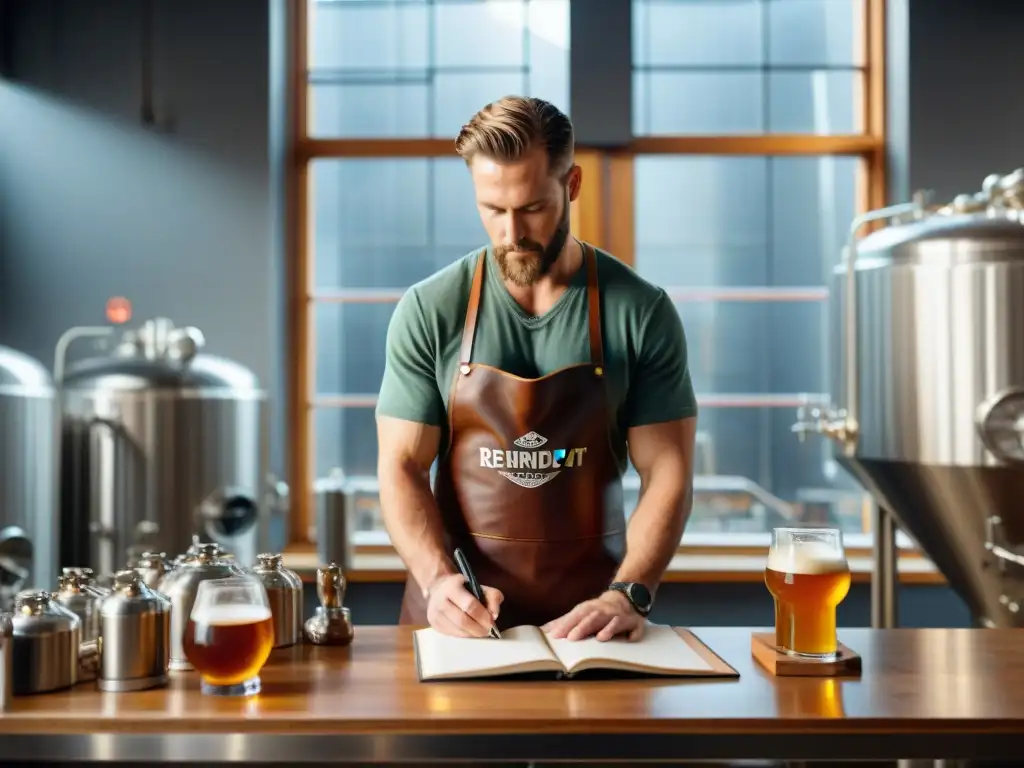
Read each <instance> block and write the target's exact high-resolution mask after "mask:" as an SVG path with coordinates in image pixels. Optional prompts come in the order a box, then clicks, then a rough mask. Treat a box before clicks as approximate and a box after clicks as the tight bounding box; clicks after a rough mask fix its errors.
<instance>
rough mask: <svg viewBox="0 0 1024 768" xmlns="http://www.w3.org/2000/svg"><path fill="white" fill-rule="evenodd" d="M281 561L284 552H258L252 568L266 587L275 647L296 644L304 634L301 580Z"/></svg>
mask: <svg viewBox="0 0 1024 768" xmlns="http://www.w3.org/2000/svg"><path fill="white" fill-rule="evenodd" d="M281 562H282V558H281V555H272V554H262V555H257V556H256V565H255V566H253V568H252V572H253V573H254V574H255V575H256V578H257V579H259V580H260V581H261V582H263V587H264V588H265V589H266V590H267V600H268V601H269V603H270V612H271V614H272V615H273V619H274V647H275V648H285V647H287V646H289V645H295V644H296V643H297V642H299V640H300V639H301V637H302V580H301V579H300V578H299V577H298V575H297V574H295V572H293V571H289V570H288V569H287V568H285V567H284V566H283V565H282V564H281Z"/></svg>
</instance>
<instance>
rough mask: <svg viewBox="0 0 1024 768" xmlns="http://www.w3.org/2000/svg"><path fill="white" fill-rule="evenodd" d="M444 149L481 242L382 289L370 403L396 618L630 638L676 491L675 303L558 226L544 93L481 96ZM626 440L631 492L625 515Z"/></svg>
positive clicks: (556, 143)
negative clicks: (472, 204) (384, 319)
mask: <svg viewBox="0 0 1024 768" xmlns="http://www.w3.org/2000/svg"><path fill="white" fill-rule="evenodd" d="M456 149H457V151H458V153H459V154H460V155H461V156H462V157H463V158H464V160H465V162H466V165H467V168H468V171H469V173H470V175H471V177H472V181H473V187H474V190H475V195H476V205H477V208H478V210H479V212H480V219H481V221H482V222H483V226H484V230H485V231H486V233H487V235H488V237H489V239H490V243H489V244H488V245H487V246H486V247H483V248H481V249H479V250H476V251H473V252H472V253H469V254H467V255H465V256H463V257H462V258H460V259H458V260H457V261H455V262H454V263H453V264H451V265H449V266H448V267H445V268H444V269H441V270H440V271H439V272H437V273H435V274H434V275H432V276H431V277H429V278H427V279H425V280H423V281H422V282H420V283H417V284H416V285H414V286H413V287H412V288H410V289H409V291H408V292H407V293H406V294H405V295H404V297H403V298H402V299H401V301H400V302H399V303H398V305H397V307H396V309H395V313H394V315H393V317H392V319H391V323H390V326H389V329H388V335H387V342H386V364H385V372H384V377H383V382H382V384H381V389H380V395H379V399H378V405H377V410H376V417H377V429H378V443H379V458H378V478H379V482H380V489H381V490H380V501H381V509H382V515H383V518H384V523H385V527H386V528H387V531H388V533H389V535H390V537H391V541H392V543H393V544H394V547H395V549H396V551H397V552H398V555H399V556H400V557H401V558H402V560H403V562H404V563H405V565H406V568H407V569H408V573H409V577H408V582H407V584H406V590H405V596H404V599H403V604H402V610H401V615H400V618H399V621H400V623H404V624H417V625H430V626H432V627H434V628H435V629H436V630H438V631H440V632H442V633H445V634H448V635H457V636H462V637H484V636H486V635H488V633H492V629H497V630H501V629H506V628H509V627H512V626H517V625H522V624H531V625H534V626H539V627H542V628H543V629H544V630H545V631H546V632H548V633H550V634H551V636H553V637H557V638H569V639H573V640H575V639H582V638H585V637H592V636H596V637H597V638H598V639H600V640H608V639H610V638H612V637H616V636H620V635H625V636H627V637H629V638H630V639H632V640H636V639H639V638H640V637H641V636H642V634H643V631H644V626H645V623H646V618H647V616H648V614H649V613H650V611H651V608H652V606H653V604H654V596H655V593H656V591H657V587H658V584H659V583H660V581H661V579H662V576H663V574H664V571H665V569H666V568H667V567H668V564H669V562H670V561H671V559H672V557H673V555H674V554H675V552H676V550H677V548H678V546H679V540H680V537H681V535H682V533H683V529H684V527H685V524H686V520H687V518H688V516H689V513H690V507H691V498H692V496H691V489H692V479H693V451H694V436H695V434H696V421H697V405H696V401H695V398H694V393H693V386H692V384H691V381H690V374H689V369H688V366H687V351H686V338H685V334H684V331H683V327H682V323H681V321H680V318H679V314H678V313H677V312H676V309H675V307H674V306H673V304H672V301H671V300H670V299H669V297H668V296H667V295H666V293H665V291H664V290H663V289H661V288H659V287H658V286H655V285H652V284H651V283H649V282H647V281H646V280H644V279H643V278H641V277H640V276H639V275H638V274H636V272H634V271H633V270H632V269H631V268H630V267H629V266H627V265H626V264H624V263H622V262H621V261H619V260H618V259H616V258H615V257H613V256H612V255H611V254H608V253H605V252H604V251H602V250H600V249H598V248H595V247H593V246H592V245H589V244H587V243H583V242H580V241H579V240H577V239H576V238H575V237H573V235H572V233H571V231H570V226H569V213H570V203H571V202H572V201H573V200H576V199H577V197H578V196H579V193H580V187H581V185H582V183H583V182H584V179H583V175H582V172H581V169H580V167H579V166H578V165H577V164H576V163H575V159H574V134H573V126H572V123H571V122H570V120H569V118H568V117H567V116H566V115H564V114H563V113H562V112H560V111H559V110H558V109H557V108H556V107H555V106H553V105H552V104H550V103H548V102H545V101H543V100H541V99H536V98H523V97H507V98H504V99H502V100H500V101H497V102H495V103H493V104H490V105H488V106H486V107H484V108H483V109H482V110H481V111H480V112H478V113H477V114H476V115H475V116H474V117H473V118H472V119H471V120H470V121H469V123H467V124H466V125H465V126H464V127H463V129H462V131H461V133H460V134H459V137H458V139H457V141H456ZM440 204H441V205H444V204H446V202H445V201H440ZM630 460H631V461H632V464H633V466H634V467H635V468H636V470H637V472H638V474H639V476H640V480H641V494H640V502H639V504H638V506H637V508H636V509H635V510H634V511H633V513H632V514H631V515H630V517H629V520H628V526H627V521H626V516H625V514H624V510H623V493H622V476H623V473H624V472H625V470H626V468H627V466H628V462H629V461H630ZM435 461H436V462H437V471H436V473H435V475H436V476H435V478H434V484H433V487H431V483H430V471H431V467H432V466H433V465H434V463H435ZM456 548H458V549H461V550H462V552H463V554H464V555H465V556H466V559H467V560H468V562H469V563H470V564H471V566H472V570H473V571H474V573H475V575H476V578H477V580H478V581H479V584H480V585H481V586H482V592H483V598H484V599H483V601H482V602H481V601H480V600H478V599H476V598H475V597H474V596H473V594H472V592H471V591H470V590H469V589H467V584H466V580H465V579H464V578H463V575H462V573H461V572H460V571H459V569H458V568H457V567H456V563H455V561H454V560H453V551H454V550H455V549H456ZM492 634H493V633H492Z"/></svg>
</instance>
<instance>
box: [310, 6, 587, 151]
mask: <svg viewBox="0 0 1024 768" xmlns="http://www.w3.org/2000/svg"><path fill="white" fill-rule="evenodd" d="M312 5H313V11H312V13H311V15H310V38H311V43H310V45H311V52H310V75H309V81H310V86H311V87H310V91H309V100H310V105H309V110H310V116H311V119H310V135H312V136H317V137H332V138H424V137H434V136H436V137H444V138H454V136H455V135H456V134H457V133H458V131H459V129H460V128H461V127H462V125H463V124H464V123H465V122H466V121H467V120H468V119H469V118H470V117H471V116H472V115H473V114H474V113H475V112H476V111H477V110H478V109H480V108H481V107H482V106H484V105H485V104H487V103H488V102H490V101H494V100H495V99H499V98H501V97H502V96H507V95H509V94H525V95H531V96H540V97H541V98H544V99H548V100H549V101H551V102H553V103H554V104H556V105H558V107H559V108H560V109H562V110H564V111H566V112H567V111H568V109H569V0H490V1H489V2H487V3H474V2H466V0H432V2H426V0H405V1H403V2H370V1H367V2H357V1H356V0H347V1H344V0H342V1H339V2H331V3H313V4H312Z"/></svg>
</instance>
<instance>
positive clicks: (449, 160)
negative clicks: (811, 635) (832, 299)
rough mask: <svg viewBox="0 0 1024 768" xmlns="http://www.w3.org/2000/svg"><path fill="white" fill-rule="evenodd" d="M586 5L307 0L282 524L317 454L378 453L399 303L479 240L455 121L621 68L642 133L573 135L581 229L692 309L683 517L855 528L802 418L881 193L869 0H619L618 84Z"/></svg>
mask: <svg viewBox="0 0 1024 768" xmlns="http://www.w3.org/2000/svg"><path fill="white" fill-rule="evenodd" d="M585 3H586V0H583V1H582V2H580V0H296V4H297V5H298V6H300V7H302V8H303V10H302V12H301V13H300V14H299V19H298V20H299V23H298V24H297V27H298V29H297V33H298V35H299V40H298V45H297V52H298V56H297V60H296V67H297V68H298V70H299V72H300V73H303V74H305V76H306V81H307V83H308V87H306V88H305V89H302V90H301V92H300V93H299V95H298V98H297V104H296V110H295V112H296V132H297V136H298V138H297V151H296V153H295V154H296V158H297V163H298V169H297V170H298V173H297V179H298V187H297V189H296V194H295V198H296V199H295V205H296V215H297V220H298V221H300V222H302V223H303V224H304V225H305V226H301V227H298V228H297V229H296V235H295V240H296V242H295V249H296V258H295V265H294V267H295V269H294V285H295V302H294V314H293V329H294V333H293V341H294V347H293V348H294V350H295V355H296V361H297V362H296V365H295V366H294V368H295V371H296V374H295V381H294V382H293V383H294V387H293V412H294V415H295V418H294V420H293V425H292V429H293V435H294V438H295V439H294V441H293V445H294V446H295V448H294V455H293V467H292V475H293V477H292V484H293V489H297V488H304V489H306V490H305V491H304V492H298V491H295V490H293V495H292V499H293V519H292V524H291V535H292V540H293V542H297V543H301V542H303V541H307V540H308V538H309V530H310V526H311V525H312V524H313V522H314V519H313V508H312V494H311V489H312V486H313V482H314V480H315V479H316V478H319V477H323V476H325V475H327V474H328V473H330V472H331V471H332V470H335V469H340V470H341V471H343V472H344V473H345V474H346V475H349V476H367V477H369V478H371V479H372V476H373V475H374V473H375V469H376V447H377V446H376V430H375V425H374V418H373V406H374V404H375V401H376V392H377V388H378V386H379V383H380V378H381V374H382V372H383V365H384V337H385V333H386V330H387V325H388V322H389V320H390V317H391V312H392V310H393V308H394V305H395V302H396V301H397V300H398V298H399V297H400V296H401V295H402V293H403V292H404V291H405V290H406V288H408V286H409V285H411V284H412V283H414V282H416V281H417V280H420V279H422V278H424V277H426V276H427V275H429V274H431V273H432V272H434V271H435V270H437V269H439V268H441V267H443V266H445V265H446V264H448V263H450V262H451V261H453V260H454V259H457V258H458V257H460V256H461V255H463V254H464V253H466V252H468V251H469V250H471V249H472V248H475V247H479V246H480V245H482V244H483V242H484V233H483V229H482V227H481V225H480V222H479V219H478V217H477V213H476V210H475V207H474V205H473V199H472V189H471V185H470V180H469V176H468V173H467V172H466V169H465V166H464V164H463V163H462V161H461V160H460V159H459V158H458V157H457V156H456V155H455V154H454V149H453V140H454V137H455V135H456V134H457V132H458V129H459V127H460V126H461V125H462V124H463V123H464V122H465V121H466V120H467V119H468V118H469V117H470V116H471V115H472V114H473V112H475V111H476V110H477V109H479V108H480V107H481V106H482V105H483V104H485V103H487V102H489V101H492V100H494V99H496V98H499V97H501V96H504V95H506V94H508V93H527V94H532V95H538V96H541V97H544V98H547V99H549V100H551V101H553V102H554V103H556V104H558V105H559V106H560V107H562V108H563V109H564V110H566V111H567V112H569V113H570V115H572V114H574V111H575V110H576V109H577V108H579V111H580V114H586V115H599V114H601V111H602V107H603V102H604V100H605V99H607V98H608V96H609V93H608V89H609V88H619V89H623V88H628V89H629V90H630V93H629V94H626V93H625V91H624V90H620V91H619V93H620V94H621V95H622V101H621V103H623V104H631V105H632V108H631V116H630V120H629V121H628V123H626V124H624V128H623V131H627V130H628V128H629V125H631V126H632V131H631V134H632V135H624V136H623V137H622V141H621V142H619V143H618V144H617V145H615V146H608V145H607V144H603V145H602V146H600V147H597V146H587V145H586V143H585V141H584V142H582V143H580V144H579V145H578V162H579V163H580V164H581V165H583V166H584V175H585V178H586V179H587V181H586V183H585V188H584V192H583V195H582V196H581V199H580V200H579V201H578V202H577V203H576V205H575V206H574V210H573V227H574V231H575V233H576V234H577V236H579V237H581V238H583V239H586V240H589V241H590V242H592V243H594V244H595V245H598V246H600V247H603V248H606V249H607V250H609V251H611V252H612V253H614V254H615V255H616V256H618V257H619V258H621V259H623V260H624V261H626V262H627V263H630V264H632V265H634V266H635V268H636V269H637V270H638V271H639V272H640V273H641V274H642V275H644V276H646V277H647V278H649V279H651V280H652V281H654V282H656V283H658V284H660V285H662V286H664V287H665V288H666V289H667V290H668V291H669V293H670V294H671V295H672V296H673V298H674V300H675V301H676V305H677V307H678V309H679V312H680V314H681V316H682V318H683V321H684V324H685V326H686V330H687V336H688V339H689V346H690V367H691V371H692V375H693V377H694V383H695V387H696V389H697V391H698V396H699V399H700V401H701V404H702V409H701V417H700V425H699V435H698V455H697V472H698V479H697V481H696V483H697V494H696V496H697V499H696V505H695V506H696V508H695V512H694V517H693V520H692V522H691V525H690V526H689V528H688V531H687V535H688V536H689V535H691V534H693V535H696V536H700V535H701V534H702V533H705V534H708V535H709V536H711V537H712V538H714V537H718V538H717V539H716V540H722V539H721V536H722V534H729V535H730V536H732V537H733V538H732V539H725V540H724V541H725V542H728V541H730V540H731V541H736V538H735V535H736V534H739V533H743V532H749V533H757V534H763V533H764V531H766V530H767V529H768V528H770V527H771V526H772V525H775V524H778V523H779V521H780V520H782V519H785V516H786V515H788V514H792V513H794V512H795V513H796V514H798V515H800V516H801V517H802V519H807V518H815V517H816V516H817V517H821V516H829V517H830V519H832V520H833V521H835V522H839V523H840V524H841V525H842V526H843V527H844V529H845V530H846V531H847V532H849V533H856V532H859V531H862V530H863V524H862V514H861V508H862V497H863V494H862V492H861V491H860V490H859V488H858V487H857V486H856V484H855V483H853V481H852V480H850V479H849V478H847V477H845V475H844V474H843V473H842V472H841V471H840V470H838V469H837V468H836V466H835V465H834V464H833V463H832V462H831V461H829V457H830V456H831V446H829V445H827V444H826V443H825V441H824V440H810V441H808V442H807V443H799V442H798V441H797V440H796V439H795V437H794V436H793V435H792V433H791V431H790V426H791V424H792V423H793V421H794V419H795V413H796V408H797V407H798V406H799V405H800V404H801V402H802V401H803V400H805V399H811V400H814V399H818V398H821V399H824V398H825V397H826V396H825V395H824V393H826V392H827V391H828V389H829V384H830V382H829V379H828V377H827V375H826V371H827V368H828V365H829V352H828V350H829V340H830V338H829V336H828V323H827V319H828V309H827V303H826V301H827V298H828V284H829V280H830V275H831V271H832V268H833V267H834V265H835V264H836V263H837V262H838V260H839V258H840V251H841V247H842V244H843V242H844V241H845V238H846V232H847V228H848V226H849V224H850V221H851V220H852V218H853V217H854V216H855V215H856V213H858V212H860V211H862V210H864V209H865V208H867V207H877V206H879V205H881V204H883V203H884V200H883V192H882V190H884V182H885V179H884V170H885V169H884V146H885V145H884V131H883V128H884V114H883V111H882V105H883V104H884V99H883V97H884V94H883V93H882V86H883V81H882V52H883V48H884V45H883V31H882V29H881V21H882V18H883V15H884V14H883V13H882V10H883V8H882V5H883V4H882V0H633V2H632V6H631V14H632V15H631V23H630V24H615V25H611V28H612V29H613V30H614V31H613V33H612V37H613V38H615V35H618V37H617V38H615V39H616V40H617V42H616V45H619V46H620V47H621V50H622V51H623V52H624V53H623V56H622V57H621V58H622V61H623V70H626V69H628V65H629V61H630V59H631V61H632V71H631V72H625V71H624V73H623V74H624V76H623V77H622V78H620V79H619V80H618V81H617V82H616V83H605V82H600V83H595V82H589V83H588V82H585V81H586V80H587V79H588V78H590V79H591V80H593V78H594V75H593V74H592V73H591V72H589V71H588V68H587V67H586V66H585V65H583V64H580V63H578V61H577V60H576V59H574V58H573V57H572V56H570V28H571V30H572V35H571V37H572V44H573V46H581V47H586V46H587V45H588V44H591V43H590V42H589V41H588V39H587V35H588V34H592V31H591V32H588V31H587V30H588V26H587V24H584V23H579V24H577V23H575V22H573V17H572V16H571V14H583V13H586V5H585ZM582 20H584V19H583V17H582V16H580V17H578V18H576V21H582ZM586 21H588V22H590V21H592V19H586ZM594 26H595V25H593V24H592V23H591V24H590V28H591V29H592V28H593V27H594ZM597 26H600V25H597ZM606 26H607V25H606ZM604 33H607V29H605V30H604ZM607 41H608V38H607V35H605V37H603V38H602V45H606V44H607ZM626 48H629V49H630V50H631V54H630V55H629V56H626V55H625V51H626ZM602 50H603V49H602ZM574 62H575V63H574ZM574 86H575V87H574ZM587 99H590V100H591V101H593V103H589V102H587V101H586V100H587ZM591 119H593V118H591ZM626 483H627V497H628V496H629V494H630V493H632V494H633V498H635V493H636V489H637V487H638V480H637V478H636V476H635V474H630V475H628V476H627V479H626ZM371 486H372V482H371ZM630 489H631V490H630ZM370 495H371V496H372V493H371V494H370ZM364 507H365V519H364V520H363V522H362V523H361V525H362V526H363V527H370V528H372V527H374V526H377V525H379V523H377V522H375V520H374V511H373V510H374V504H373V502H372V500H370V501H368V502H367V501H366V500H364Z"/></svg>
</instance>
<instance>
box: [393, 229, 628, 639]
mask: <svg viewBox="0 0 1024 768" xmlns="http://www.w3.org/2000/svg"><path fill="white" fill-rule="evenodd" d="M487 258H488V254H487V251H486V250H485V251H483V252H482V253H481V254H480V256H479V257H478V259H477V265H476V272H475V274H474V277H473V284H472V288H471V291H470V297H469V305H468V308H467V311H466V322H465V326H464V328H463V335H462V349H461V353H460V354H461V357H460V361H461V364H460V366H459V370H458V371H457V372H456V374H455V380H454V381H453V383H452V391H451V395H450V397H449V400H448V426H449V439H448V447H447V449H446V451H445V453H444V455H443V456H441V457H440V460H439V463H438V468H437V474H436V477H435V481H434V496H435V498H436V499H437V503H438V506H439V508H440V511H441V516H442V519H443V521H444V528H445V532H446V535H447V539H448V541H447V542H446V543H447V545H448V547H449V548H450V549H449V551H453V550H454V548H455V547H461V548H462V550H463V552H465V554H466V557H467V559H468V560H469V562H470V564H471V566H472V567H473V570H474V571H475V573H476V576H477V579H478V580H479V582H480V583H481V584H482V585H485V586H490V587H494V588H496V589H499V590H501V592H502V593H503V595H504V598H505V599H504V602H503V603H502V606H501V612H500V615H499V617H498V627H499V628H501V629H505V628H508V627H512V626H516V625H519V624H534V625H538V626H540V625H543V624H545V623H547V622H548V621H550V620H552V619H555V618H558V617H559V616H561V615H562V614H564V613H566V612H567V611H569V610H571V609H572V608H573V607H574V606H575V605H577V604H578V603H580V602H582V601H584V600H588V599H590V598H593V597H597V596H598V595H600V594H601V593H602V592H603V591H604V590H605V588H606V587H607V586H608V584H609V583H610V582H611V581H612V579H613V578H614V576H615V572H616V569H617V567H618V565H619V563H620V562H621V556H622V552H623V551H624V543H623V542H624V540H625V527H626V526H625V516H624V514H623V503H622V486H621V475H620V473H619V468H618V465H617V462H616V460H615V454H614V453H613V451H612V448H611V442H610V440H609V437H610V425H611V418H612V416H611V411H610V410H609V407H608V402H607V398H606V393H605V382H604V375H605V372H604V353H603V345H602V340H601V307H600V294H599V292H598V283H597V262H596V257H595V255H594V252H593V250H592V249H591V248H590V247H589V246H584V261H585V265H586V270H587V304H588V314H589V335H590V362H588V363H580V364H576V365H570V366H568V367H566V368H562V369H560V370H557V371H554V372H553V373H550V374H548V375H547V376H542V377H540V378H538V379H524V378H520V377H518V376H514V375H512V374H510V373H506V372H505V371H502V370H499V369H497V368H494V367H492V366H489V365H484V364H481V363H473V362H472V350H473V337H474V335H475V332H476V323H477V315H478V312H479V309H480V299H481V294H482V288H483V280H484V275H485V272H486V260H487ZM399 622H400V623H402V624H418V625H424V624H427V617H426V600H425V598H424V597H423V594H422V591H421V588H420V587H419V585H417V584H416V583H415V582H414V581H413V580H412V579H411V577H410V579H409V580H408V581H407V583H406V588H405V597H404V599H403V601H402V611H401V616H400V618H399Z"/></svg>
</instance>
